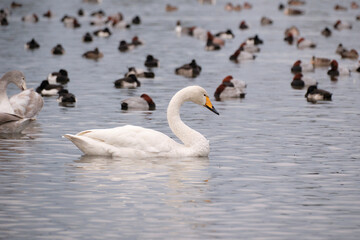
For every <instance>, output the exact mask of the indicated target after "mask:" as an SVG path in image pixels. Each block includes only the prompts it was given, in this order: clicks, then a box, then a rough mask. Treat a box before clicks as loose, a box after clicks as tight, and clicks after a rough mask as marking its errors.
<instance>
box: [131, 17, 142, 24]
mask: <svg viewBox="0 0 360 240" xmlns="http://www.w3.org/2000/svg"><path fill="white" fill-rule="evenodd" d="M131 22H132V24H135V25H139V24H141V19H140V17H139V16H135V17H134V18H133V19H132V20H131Z"/></svg>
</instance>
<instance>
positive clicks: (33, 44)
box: [25, 38, 40, 50]
mask: <svg viewBox="0 0 360 240" xmlns="http://www.w3.org/2000/svg"><path fill="white" fill-rule="evenodd" d="M25 48H26V49H30V50H34V49H37V48H40V45H39V43H38V42H36V41H35V39H34V38H33V39H31V41H29V42H27V43H26V44H25Z"/></svg>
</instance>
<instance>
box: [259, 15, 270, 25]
mask: <svg viewBox="0 0 360 240" xmlns="http://www.w3.org/2000/svg"><path fill="white" fill-rule="evenodd" d="M260 24H261V25H262V26H266V25H271V24H273V20H271V19H270V18H268V17H262V18H261V19H260Z"/></svg>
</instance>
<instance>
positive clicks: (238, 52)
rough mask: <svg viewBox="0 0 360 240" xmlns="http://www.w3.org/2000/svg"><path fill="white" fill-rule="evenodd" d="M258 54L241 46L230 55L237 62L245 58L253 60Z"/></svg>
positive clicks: (231, 59)
mask: <svg viewBox="0 0 360 240" xmlns="http://www.w3.org/2000/svg"><path fill="white" fill-rule="evenodd" d="M255 58H256V56H255V55H254V54H252V53H249V52H246V51H244V48H243V47H240V48H239V49H237V50H236V51H235V52H234V53H233V54H232V55H231V56H230V57H229V59H230V61H233V62H235V63H238V62H239V61H243V60H253V59H255Z"/></svg>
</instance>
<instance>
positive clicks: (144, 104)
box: [121, 93, 156, 111]
mask: <svg viewBox="0 0 360 240" xmlns="http://www.w3.org/2000/svg"><path fill="white" fill-rule="evenodd" d="M155 108H156V105H155V103H154V101H153V100H152V98H151V97H150V96H149V95H147V94H145V93H144V94H142V95H141V96H140V97H131V98H127V99H124V100H123V101H121V110H140V111H147V110H155Z"/></svg>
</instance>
